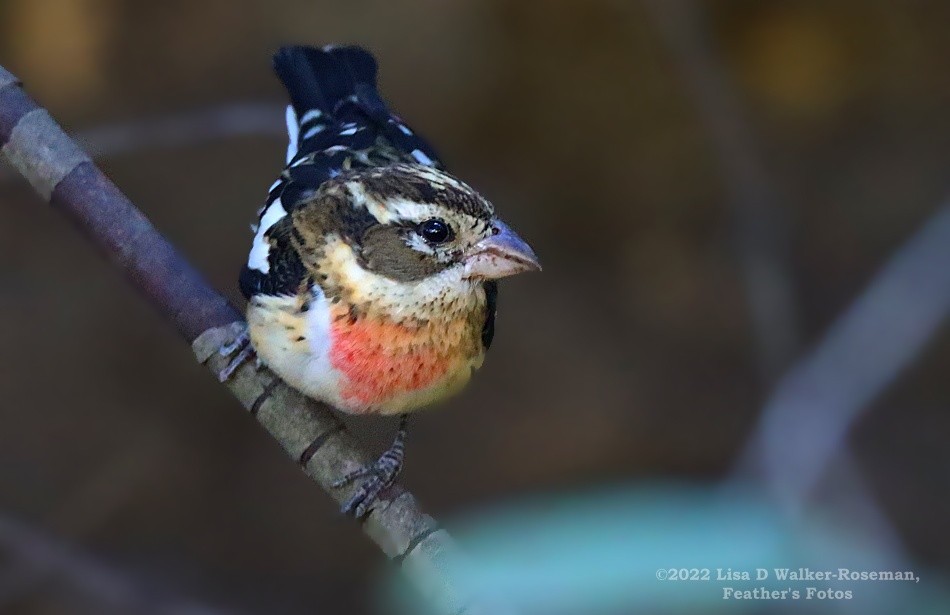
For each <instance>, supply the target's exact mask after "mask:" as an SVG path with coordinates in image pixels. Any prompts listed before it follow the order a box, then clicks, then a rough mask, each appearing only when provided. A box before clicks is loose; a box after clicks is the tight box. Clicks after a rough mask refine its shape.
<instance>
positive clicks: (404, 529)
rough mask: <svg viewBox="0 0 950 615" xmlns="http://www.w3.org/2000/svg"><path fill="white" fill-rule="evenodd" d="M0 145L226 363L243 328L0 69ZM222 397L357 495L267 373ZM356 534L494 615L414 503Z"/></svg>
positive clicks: (301, 402) (459, 602) (330, 448)
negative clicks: (456, 571)
mask: <svg viewBox="0 0 950 615" xmlns="http://www.w3.org/2000/svg"><path fill="white" fill-rule="evenodd" d="M0 144H2V151H3V153H4V154H5V155H6V157H7V158H8V159H9V160H10V162H11V163H12V164H13V165H14V166H15V167H16V168H17V169H18V170H19V171H20V172H21V173H22V174H23V175H24V176H25V177H26V178H27V179H28V180H29V181H30V183H31V184H32V185H33V187H34V188H35V189H36V190H37V192H39V193H40V194H41V195H43V196H44V197H46V198H48V199H49V200H50V203H51V204H52V205H53V206H54V207H55V208H57V209H59V210H61V211H62V212H63V213H64V214H65V215H67V216H68V217H70V218H71V219H72V220H73V222H75V223H76V225H77V226H78V227H79V228H80V230H82V231H83V232H84V233H85V234H86V235H87V237H88V238H89V239H90V240H91V241H92V242H93V243H95V244H96V245H97V246H99V248H100V249H101V250H103V251H104V252H105V254H106V256H107V257H109V259H110V260H111V261H112V262H113V263H114V264H115V265H116V266H118V267H119V268H120V269H121V270H122V271H123V272H124V273H125V274H126V276H127V277H128V279H129V281H130V282H131V283H132V284H133V285H134V286H136V287H137V288H138V289H139V290H140V291H142V292H143V293H144V294H145V296H146V297H147V298H148V299H149V301H150V302H151V303H152V304H153V305H155V307H157V308H158V309H159V310H160V311H161V312H163V313H164V314H165V315H166V316H167V317H168V318H169V319H170V320H171V321H172V323H173V324H174V326H175V328H176V329H177V330H178V332H179V333H180V334H181V336H182V337H184V338H185V339H186V340H187V341H188V342H189V343H191V344H192V347H193V349H194V351H195V354H196V355H197V357H198V359H199V361H200V362H202V363H204V364H206V365H207V366H208V367H209V368H210V369H211V370H212V371H213V372H215V373H217V372H218V371H220V370H221V369H222V368H223V367H224V364H225V362H226V359H225V358H224V357H222V356H220V354H219V353H218V352H217V349H218V348H220V347H221V346H222V345H223V344H226V343H228V342H230V341H232V340H233V339H234V338H235V337H236V335H237V333H238V332H239V330H240V329H241V326H242V322H241V321H242V317H241V314H240V313H239V312H238V311H237V310H236V309H235V308H234V307H233V306H232V305H231V304H230V303H228V301H227V300H226V299H225V298H224V297H223V296H221V295H220V294H219V293H217V292H216V291H214V290H213V289H211V288H210V287H209V286H208V285H207V283H206V282H205V281H204V279H203V278H202V277H201V275H200V274H199V273H198V271H196V270H195V269H194V268H193V267H192V266H191V265H190V264H189V263H188V262H186V261H185V260H184V259H183V258H182V257H181V255H179V254H178V252H177V251H176V250H175V248H174V247H172V245H171V244H170V243H169V242H168V241H167V240H166V239H165V238H164V237H163V236H162V235H161V234H160V233H159V232H158V231H157V230H156V229H155V228H154V227H153V226H152V225H151V223H150V222H149V221H148V220H147V219H146V218H145V216H144V215H143V214H142V213H141V212H140V211H138V210H137V209H136V208H135V206H134V205H132V203H131V202H130V201H129V200H128V199H127V198H126V197H125V195H123V194H122V193H121V192H120V191H119V189H118V188H116V186H115V185H114V184H112V182H110V181H109V180H108V179H107V178H106V177H105V176H104V175H103V174H102V172H101V171H100V170H99V169H98V168H97V167H96V166H95V165H94V164H93V163H92V162H91V161H90V160H89V158H88V156H87V155H86V154H85V153H84V152H83V151H82V150H81V149H79V147H78V146H77V145H76V144H75V143H74V142H73V141H72V140H71V139H70V138H69V137H68V136H66V135H65V134H64V133H63V132H62V130H61V129H60V128H59V126H58V125H57V124H56V123H55V122H54V121H53V119H52V118H51V117H50V116H49V114H48V113H47V112H46V111H45V110H43V109H41V108H39V107H38V106H37V105H36V104H35V103H34V102H33V101H32V100H31V99H30V98H29V97H28V96H27V95H26V94H25V93H24V92H23V91H22V89H21V88H20V87H19V83H18V81H17V80H16V79H15V78H14V77H13V76H12V75H11V74H10V73H8V72H7V71H5V70H3V69H2V68H0ZM227 387H228V389H229V390H230V391H231V393H232V394H234V395H235V396H236V397H237V398H238V400H239V401H240V402H241V403H242V404H243V405H244V406H245V408H247V409H248V410H249V411H250V413H251V414H252V415H253V416H255V417H256V418H257V420H258V421H259V422H260V423H261V425H263V426H264V428H265V429H267V431H268V432H270V434H271V435H272V436H273V437H274V438H276V439H277V440H278V442H280V444H281V445H282V446H283V447H284V449H285V450H286V451H287V453H288V454H289V455H290V456H291V457H292V458H293V459H294V460H295V461H296V462H297V463H298V464H299V465H300V467H301V468H302V469H303V470H304V471H305V472H306V473H307V474H308V475H309V476H310V477H311V478H313V479H314V480H315V481H316V482H317V483H318V484H319V485H320V486H321V487H322V488H323V489H324V490H325V491H327V493H329V494H330V495H331V496H332V497H333V498H334V499H335V500H337V501H338V502H343V501H344V500H345V499H346V498H347V497H348V496H349V495H351V494H352V492H353V490H354V489H356V488H357V485H353V486H348V487H346V488H342V489H335V488H333V487H332V483H333V482H334V480H336V479H337V478H339V477H341V476H344V475H345V474H347V473H348V472H350V471H353V470H355V469H357V468H359V467H362V466H363V465H365V464H366V463H368V462H369V461H370V458H369V457H368V456H367V455H366V454H365V453H364V452H363V451H361V450H360V449H359V448H358V447H357V446H356V444H355V442H354V439H353V437H352V436H351V435H350V434H349V432H347V430H346V429H345V428H344V427H343V425H342V424H341V423H340V421H339V419H338V418H337V417H336V416H335V415H334V414H333V413H332V412H331V410H330V409H329V408H328V407H327V406H325V405H322V404H319V403H317V402H314V401H313V400H310V399H308V398H306V397H304V396H303V395H301V394H300V393H298V392H297V391H295V390H294V389H292V388H290V387H288V386H287V385H285V384H284V383H283V382H281V381H280V379H278V378H277V377H276V376H275V375H274V374H273V373H272V372H270V371H268V370H266V369H260V370H258V369H256V368H255V367H254V366H253V365H249V364H245V365H244V366H242V367H241V368H240V369H238V370H237V371H236V372H235V374H234V375H233V376H232V378H231V379H230V380H229V381H228V382H227ZM361 525H362V528H363V530H364V532H366V534H367V535H369V537H370V538H371V539H372V540H373V541H374V542H375V543H376V544H377V545H379V546H380V548H381V549H382V550H383V551H384V552H385V553H386V555H388V556H389V557H390V558H392V559H393V560H394V561H396V562H397V563H398V564H399V565H400V566H401V569H402V570H403V571H404V572H405V573H406V575H407V577H408V579H409V580H410V582H412V583H413V584H414V585H415V587H416V588H417V589H418V590H420V592H421V593H422V595H423V596H425V597H426V598H428V599H429V600H431V601H432V603H433V604H434V605H435V606H436V608H437V610H439V611H441V612H446V613H453V614H455V613H459V614H461V613H476V612H478V613H483V612H491V613H499V612H501V610H500V608H498V607H496V606H495V605H492V607H493V608H492V609H488V607H487V606H486V604H485V603H484V602H483V601H482V600H483V597H477V596H474V595H473V592H471V591H470V590H469V588H463V587H462V583H461V582H460V581H458V579H457V578H455V577H454V576H453V566H452V562H453V560H454V559H455V558H456V547H455V545H454V542H453V541H452V539H451V537H450V536H449V534H448V533H447V532H446V531H445V530H441V529H439V528H438V527H437V525H436V523H435V521H434V520H433V519H432V518H431V517H429V516H428V515H425V514H424V513H422V511H421V510H420V509H419V507H418V505H417V504H416V501H415V498H413V496H412V495H411V494H410V493H409V492H407V491H405V490H404V489H402V488H401V487H398V486H394V487H393V488H391V489H389V490H388V492H386V493H385V494H384V497H382V498H381V499H380V500H379V501H378V502H376V503H375V504H374V505H373V506H372V508H371V510H370V512H369V513H368V514H367V516H366V517H365V518H364V519H363V520H362V523H361Z"/></svg>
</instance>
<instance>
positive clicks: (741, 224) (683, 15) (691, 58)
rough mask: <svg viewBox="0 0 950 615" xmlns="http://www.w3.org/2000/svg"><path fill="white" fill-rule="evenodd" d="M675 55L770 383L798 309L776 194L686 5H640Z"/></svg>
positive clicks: (659, 1)
mask: <svg viewBox="0 0 950 615" xmlns="http://www.w3.org/2000/svg"><path fill="white" fill-rule="evenodd" d="M644 5H645V6H646V8H647V9H648V12H649V14H650V16H651V17H652V18H653V22H654V24H655V25H656V29H657V31H658V32H659V33H660V35H661V36H662V38H663V40H664V42H665V43H666V45H667V46H668V47H669V48H670V50H671V51H672V52H673V56H674V59H675V67H676V68H677V69H678V71H679V73H680V77H681V81H682V83H683V85H684V86H685V87H686V88H687V90H688V92H689V93H690V94H691V95H692V96H691V99H692V100H694V101H695V102H696V108H697V111H698V112H699V115H700V119H701V120H702V123H703V125H704V126H705V128H706V130H707V131H708V133H709V142H710V145H711V146H712V148H713V149H714V150H715V153H716V160H717V162H718V164H719V167H720V169H721V171H722V176H723V178H724V181H725V187H726V190H727V192H728V195H729V203H730V205H731V206H732V219H733V225H734V228H733V233H734V239H735V242H736V245H737V248H738V249H737V252H738V258H739V264H740V266H741V268H742V274H743V279H744V283H745V289H746V297H747V298H748V302H749V312H750V315H751V317H752V326H753V334H754V339H755V342H756V344H757V348H756V350H757V358H758V361H757V363H758V364H759V365H760V366H761V368H762V369H763V371H764V374H763V375H764V376H765V379H766V380H767V381H769V382H774V381H775V379H776V378H777V377H778V376H779V374H780V373H781V372H782V370H784V369H785V368H786V366H787V365H788V364H789V362H790V361H791V359H792V358H793V356H794V355H795V352H796V351H797V349H798V343H799V342H798V340H799V323H798V320H799V316H798V305H797V301H796V299H795V293H794V289H793V286H792V276H791V272H790V267H789V266H788V254H787V250H786V243H787V242H786V238H785V235H784V233H783V228H782V222H783V221H784V220H783V218H784V212H783V210H782V209H781V208H780V206H779V201H780V198H779V195H778V190H777V189H776V188H775V185H774V183H773V182H772V180H771V178H770V177H769V174H768V172H767V171H766V169H765V168H764V165H763V164H762V162H761V160H762V156H761V154H760V152H759V151H758V149H759V148H758V146H757V144H756V142H755V139H754V138H753V136H752V133H751V131H750V130H749V127H748V125H747V123H746V122H745V120H744V119H743V117H744V115H745V113H744V110H743V108H742V105H741V103H740V101H739V99H738V98H737V96H736V95H735V91H734V89H733V88H732V87H731V84H730V80H729V77H728V75H727V74H726V70H725V67H724V65H723V62H722V60H721V59H720V57H719V55H718V53H717V51H716V49H715V48H714V47H713V46H712V45H711V44H709V42H708V40H707V36H706V31H705V28H703V27H702V25H703V24H702V18H703V14H702V9H701V7H700V6H699V3H696V2H693V1H691V0H644Z"/></svg>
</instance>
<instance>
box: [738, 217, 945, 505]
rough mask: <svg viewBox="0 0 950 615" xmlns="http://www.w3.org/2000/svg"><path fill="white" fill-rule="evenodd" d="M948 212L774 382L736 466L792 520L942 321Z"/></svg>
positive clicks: (912, 241) (914, 240)
mask: <svg viewBox="0 0 950 615" xmlns="http://www.w3.org/2000/svg"><path fill="white" fill-rule="evenodd" d="M947 263H950V204H945V205H943V206H942V207H941V208H940V209H939V210H938V211H937V212H936V214H935V215H934V216H933V218H932V219H931V220H929V221H928V222H927V224H926V225H925V226H924V228H923V229H921V230H920V231H919V232H918V233H917V234H916V235H914V236H913V237H912V238H911V239H910V240H909V241H908V242H907V243H906V244H905V245H904V246H903V247H902V248H901V249H900V250H899V251H898V252H897V253H896V254H895V255H894V256H893V257H892V258H891V260H890V262H888V263H887V265H886V266H885V267H884V268H883V270H882V271H881V272H880V273H879V274H878V276H877V277H876V278H875V279H874V280H873V281H872V282H871V284H870V285H869V286H868V288H867V289H866V290H865V291H864V292H863V293H862V294H861V296H860V297H858V299H857V300H856V301H855V302H854V303H853V304H852V305H851V306H850V307H849V308H848V309H847V310H846V311H845V312H844V314H842V315H841V317H839V318H838V320H837V321H836V322H835V323H834V324H833V325H832V326H831V328H830V330H829V331H828V333H827V334H826V335H825V337H824V339H823V340H822V341H821V343H819V344H818V345H817V346H816V347H815V349H814V350H813V351H812V352H810V353H809V354H808V356H806V357H805V359H804V360H803V361H802V362H801V363H800V364H798V365H797V366H796V367H795V368H794V369H793V370H792V371H791V372H789V374H788V375H787V376H785V377H784V378H783V379H782V381H781V382H780V383H779V385H778V387H777V388H776V390H775V392H774V394H773V395H772V397H771V399H770V400H769V402H768V403H767V404H766V407H765V410H764V411H763V413H762V418H761V421H760V423H759V427H758V429H757V430H756V432H755V433H754V434H753V437H752V440H751V442H750V444H749V447H748V449H747V451H746V456H745V461H746V462H748V461H749V460H750V459H755V460H758V461H759V462H760V463H763V464H764V471H765V474H766V479H767V482H768V483H769V485H771V486H772V488H773V489H774V490H775V495H776V497H777V498H778V501H779V502H780V503H782V504H783V505H784V506H785V507H786V508H787V509H789V510H791V511H792V512H798V511H799V510H800V508H801V507H802V506H803V505H804V503H805V502H806V501H807V499H808V496H809V495H810V494H811V492H812V491H813V489H814V488H815V486H816V484H817V482H818V481H819V480H820V479H821V477H822V475H823V474H824V472H825V470H826V469H827V467H828V466H829V465H830V463H831V462H832V461H833V460H834V457H835V455H837V454H838V453H839V452H840V451H841V450H842V449H843V448H844V441H845V438H846V437H847V435H848V432H849V431H850V429H851V428H852V427H853V426H854V424H855V423H856V421H857V420H858V419H859V418H860V416H861V413H862V412H863V411H865V410H866V409H867V408H868V406H869V405H870V404H871V402H872V401H873V400H874V399H875V398H876V397H877V396H878V395H880V394H881V393H882V392H883V391H884V390H885V389H886V388H887V387H888V386H889V385H890V384H891V383H892V382H893V381H894V380H895V379H896V378H897V376H898V375H899V374H900V373H901V371H902V370H904V369H905V368H906V367H907V366H908V365H909V364H910V363H911V362H912V361H913V360H914V359H915V358H916V357H917V356H919V354H920V352H921V351H922V350H923V348H924V347H925V346H926V344H927V342H928V341H929V340H931V339H932V337H933V335H934V334H935V333H936V331H937V329H938V328H939V327H940V325H941V324H942V323H943V322H944V321H945V320H946V318H947V315H948V314H950V269H948V268H947Z"/></svg>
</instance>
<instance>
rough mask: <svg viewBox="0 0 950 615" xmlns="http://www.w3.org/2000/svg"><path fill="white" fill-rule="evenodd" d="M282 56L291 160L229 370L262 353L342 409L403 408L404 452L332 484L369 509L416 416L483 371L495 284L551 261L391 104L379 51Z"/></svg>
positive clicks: (390, 476)
mask: <svg viewBox="0 0 950 615" xmlns="http://www.w3.org/2000/svg"><path fill="white" fill-rule="evenodd" d="M273 62H274V71H275V72H276V74H277V77H278V78H279V79H280V81H281V82H282V83H283V85H284V87H285V88H286V90H287V93H288V95H289V98H290V103H289V104H288V106H287V110H286V122H287V132H288V146H287V154H286V160H285V161H284V162H285V166H284V168H283V171H282V172H281V173H280V176H279V177H278V179H277V181H275V182H274V183H273V185H272V186H271V187H270V189H269V191H268V195H267V198H266V201H265V203H264V205H263V207H261V208H260V210H259V211H258V214H257V221H256V222H255V224H254V225H252V231H253V232H254V237H253V242H252V245H251V249H250V253H249V255H248V259H247V262H246V263H245V265H244V266H243V267H242V269H241V272H240V275H239V280H238V281H239V286H240V289H241V293H242V294H243V295H244V297H245V298H246V299H247V311H246V321H247V325H246V329H245V331H244V333H242V334H241V336H240V337H238V339H237V340H236V341H235V343H233V344H229V345H228V346H226V347H224V348H222V350H221V353H222V354H224V355H226V356H228V357H234V358H233V359H232V360H231V362H230V363H229V365H228V367H226V368H225V369H224V370H223V371H222V372H221V374H220V376H221V378H222V380H224V379H227V378H229V377H230V376H231V374H232V373H233V372H234V370H235V369H236V368H237V367H238V366H239V365H240V364H241V363H243V362H244V361H246V360H248V359H249V358H251V357H253V356H256V360H257V362H258V364H259V365H264V366H266V367H267V368H269V369H270V370H272V371H273V372H274V373H276V374H277V375H278V376H279V377H280V378H281V379H282V380H284V381H285V382H286V383H287V384H289V385H290V386H292V387H294V388H296V389H297V390H299V391H300V392H301V393H303V394H304V395H306V396H308V397H311V398H313V399H315V400H317V401H320V402H324V403H326V404H328V405H330V406H332V407H333V408H335V409H337V410H339V411H341V412H344V413H349V414H356V415H382V416H393V415H396V416H398V417H399V428H398V430H397V433H396V437H395V439H394V441H393V444H392V446H391V447H390V448H389V449H387V450H386V452H384V453H383V454H382V455H381V456H380V457H379V459H378V460H377V461H376V462H375V463H374V464H371V465H369V466H367V467H365V468H361V469H359V470H357V471H355V472H352V473H350V474H348V475H346V476H343V477H341V478H340V479H339V480H338V481H336V482H335V483H334V485H333V486H334V487H335V488H341V487H344V486H346V485H349V484H352V483H355V482H356V481H358V480H360V479H363V480H362V481H361V484H360V485H359V487H358V488H357V489H356V491H355V493H354V494H353V495H352V496H351V497H350V498H349V499H348V500H347V501H346V502H345V503H344V504H343V508H342V509H343V512H344V513H345V514H350V515H353V516H356V517H362V516H364V515H365V514H366V513H367V512H368V511H369V510H370V507H371V505H372V504H373V502H375V501H377V499H378V497H379V495H380V493H381V492H382V491H383V490H384V489H386V488H387V487H389V486H390V485H391V484H392V483H393V482H394V480H395V478H396V476H397V475H398V474H399V472H400V470H401V468H402V464H403V460H404V456H405V438H406V432H407V422H408V416H409V414H410V413H412V412H414V411H416V410H418V409H420V408H423V407H426V406H429V405H432V404H434V403H436V402H439V401H442V400H444V399H446V398H448V397H449V396H451V395H453V394H454V393H456V392H458V391H459V390H461V389H462V388H463V387H464V386H465V384H466V383H467V382H468V381H469V379H470V377H471V375H472V373H473V372H474V371H475V370H476V369H478V368H479V367H480V366H481V365H482V362H483V360H484V357H485V352H486V350H488V348H489V346H490V345H491V343H492V338H493V336H494V334H495V314H496V306H497V296H498V286H497V280H498V279H500V278H504V277H508V276H511V275H514V274H518V273H522V272H527V271H535V270H540V268H541V267H540V264H539V261H538V257H537V255H536V254H535V253H534V251H533V250H532V249H531V247H530V246H529V245H528V244H527V243H526V242H525V241H524V240H523V239H521V237H519V236H518V235H517V234H516V233H515V232H514V231H513V230H512V229H511V228H510V227H509V226H508V225H507V224H505V223H504V222H503V221H502V220H501V219H500V218H499V217H498V216H497V214H496V213H495V208H494V206H493V204H492V203H491V202H490V201H489V200H488V199H487V198H485V197H484V196H482V195H481V194H480V193H479V192H478V191H476V190H475V189H474V188H472V187H471V186H470V185H468V184H467V183H465V182H463V181H462V180H460V179H458V178H457V177H455V176H454V175H451V174H449V173H448V172H447V171H446V170H445V168H444V166H443V164H442V162H441V159H440V158H439V156H438V155H437V154H436V153H435V151H434V150H433V148H432V147H431V146H430V145H429V143H428V142H427V141H426V140H425V139H424V138H423V137H421V136H420V135H418V134H417V133H416V132H415V131H414V130H412V129H411V128H410V127H409V126H407V125H406V123H405V122H404V121H403V120H402V119H401V118H400V117H399V116H398V115H396V114H395V113H393V111H391V110H390V108H389V106H388V105H387V103H386V102H385V101H384V100H383V98H382V96H381V95H380V93H379V90H378V87H377V72H378V68H377V63H376V60H375V58H374V57H373V56H372V54H371V53H370V52H368V51H366V50H365V49H363V48H361V47H357V46H326V47H322V48H317V47H311V46H287V47H282V48H280V49H279V50H278V51H277V53H276V54H275V55H274V60H273ZM235 355H236V356H235Z"/></svg>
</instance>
